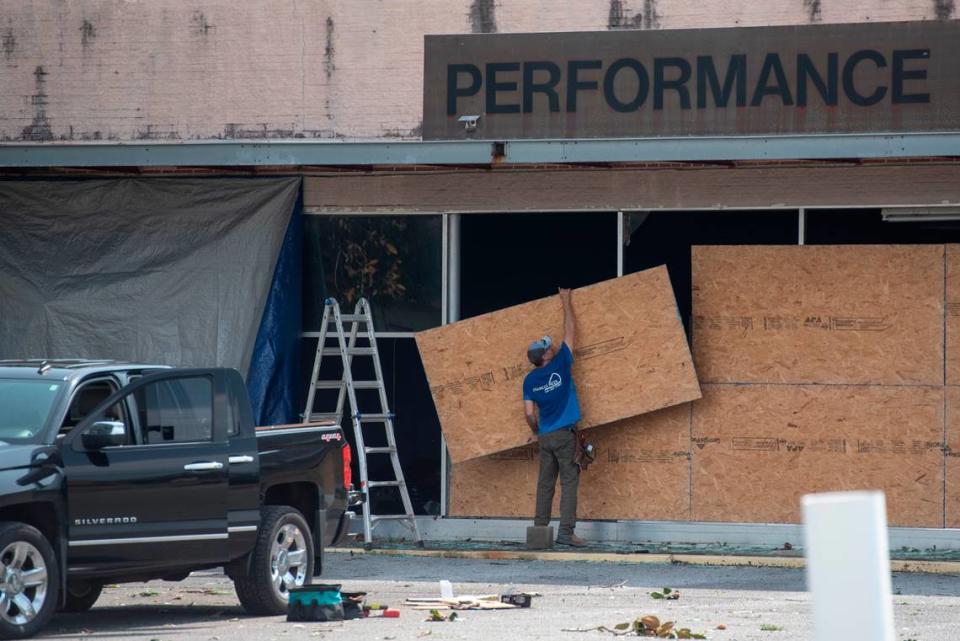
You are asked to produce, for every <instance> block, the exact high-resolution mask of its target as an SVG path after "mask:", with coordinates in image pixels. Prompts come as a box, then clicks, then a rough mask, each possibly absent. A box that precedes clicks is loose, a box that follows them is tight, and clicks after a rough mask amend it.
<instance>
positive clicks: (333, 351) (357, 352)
mask: <svg viewBox="0 0 960 641" xmlns="http://www.w3.org/2000/svg"><path fill="white" fill-rule="evenodd" d="M322 353H323V355H324V356H340V348H338V347H324V348H323V350H322ZM347 354H350V355H352V356H374V355H375V354H376V352H375V351H373V348H372V347H348V348H347Z"/></svg>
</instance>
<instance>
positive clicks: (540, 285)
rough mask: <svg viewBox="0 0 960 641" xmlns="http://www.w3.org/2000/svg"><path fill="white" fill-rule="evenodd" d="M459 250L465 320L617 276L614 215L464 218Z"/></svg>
mask: <svg viewBox="0 0 960 641" xmlns="http://www.w3.org/2000/svg"><path fill="white" fill-rule="evenodd" d="M460 245H461V252H460V270H461V271H460V317H461V318H470V317H471V316H478V315H480V314H485V313H487V312H492V311H495V310H498V309H503V308H504V307H510V306H511V305H519V304H521V303H526V302H528V301H532V300H536V299H538V298H543V297H546V296H550V295H552V294H556V293H557V288H558V287H570V288H576V287H583V286H585V285H590V284H592V283H596V282H599V281H602V280H607V279H609V278H615V277H616V275H617V215H616V213H609V212H600V213H578V214H470V215H463V216H462V217H461V226H460Z"/></svg>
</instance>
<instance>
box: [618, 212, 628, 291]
mask: <svg viewBox="0 0 960 641" xmlns="http://www.w3.org/2000/svg"><path fill="white" fill-rule="evenodd" d="M626 220H627V217H626V216H625V215H624V213H623V212H622V211H618V212H617V276H618V277H619V276H623V225H624V223H626Z"/></svg>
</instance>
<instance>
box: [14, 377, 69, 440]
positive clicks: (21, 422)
mask: <svg viewBox="0 0 960 641" xmlns="http://www.w3.org/2000/svg"><path fill="white" fill-rule="evenodd" d="M60 387H61V386H60V384H59V383H51V382H50V381H20V380H15V379H3V380H0V408H3V409H2V411H0V441H14V442H17V441H20V440H23V439H35V438H36V437H37V435H38V434H40V431H41V430H42V429H43V426H44V425H45V424H46V422H47V418H48V416H49V415H50V408H51V407H52V406H53V401H54V400H56V398H57V394H58V393H59V392H60Z"/></svg>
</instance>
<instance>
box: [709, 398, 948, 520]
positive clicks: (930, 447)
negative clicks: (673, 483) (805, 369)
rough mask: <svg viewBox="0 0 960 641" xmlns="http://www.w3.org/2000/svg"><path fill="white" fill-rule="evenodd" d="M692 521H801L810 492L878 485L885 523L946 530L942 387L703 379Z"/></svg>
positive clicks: (868, 487)
mask: <svg viewBox="0 0 960 641" xmlns="http://www.w3.org/2000/svg"><path fill="white" fill-rule="evenodd" d="M703 391H704V397H703V399H702V400H701V401H699V402H697V403H695V404H694V412H693V445H692V447H691V452H692V462H693V465H692V467H693V482H692V487H693V494H692V503H693V520H694V521H730V522H762V523H797V522H799V521H800V497H801V496H802V495H804V494H807V493H810V492H827V491H839V490H860V489H863V490H866V489H877V490H883V491H884V492H885V493H886V496H887V510H888V521H889V523H890V524H891V525H897V526H911V527H943V524H944V512H943V498H944V475H943V474H944V472H943V433H944V410H943V408H944V396H943V395H944V388H943V387H919V386H918V387H876V386H792V385H786V386H779V385H704V389H703Z"/></svg>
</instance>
